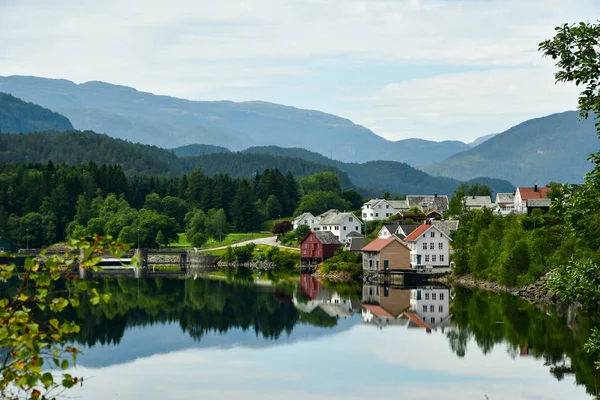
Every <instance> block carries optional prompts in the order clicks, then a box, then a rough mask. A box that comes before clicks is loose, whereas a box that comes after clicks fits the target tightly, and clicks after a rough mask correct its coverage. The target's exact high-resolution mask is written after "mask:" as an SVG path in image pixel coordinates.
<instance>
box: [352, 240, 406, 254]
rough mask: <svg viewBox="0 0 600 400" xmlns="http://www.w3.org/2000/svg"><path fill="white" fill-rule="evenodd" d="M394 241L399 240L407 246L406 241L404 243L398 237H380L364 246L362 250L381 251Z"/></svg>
mask: <svg viewBox="0 0 600 400" xmlns="http://www.w3.org/2000/svg"><path fill="white" fill-rule="evenodd" d="M393 242H398V243H400V244H401V245H402V246H406V245H405V244H404V243H402V242H401V241H400V240H398V239H397V238H396V237H391V238H387V239H382V238H379V239H375V240H373V241H372V242H371V243H369V244H368V245H366V246H365V247H363V248H362V251H381V250H383V249H385V248H386V247H387V246H389V245H390V244H391V243H393Z"/></svg>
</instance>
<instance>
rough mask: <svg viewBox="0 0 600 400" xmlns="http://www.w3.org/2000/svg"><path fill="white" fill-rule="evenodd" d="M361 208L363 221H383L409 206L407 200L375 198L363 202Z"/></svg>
mask: <svg viewBox="0 0 600 400" xmlns="http://www.w3.org/2000/svg"><path fill="white" fill-rule="evenodd" d="M361 209H362V219H363V221H381V220H383V219H387V218H389V217H391V216H393V215H396V213H398V211H404V210H408V209H409V207H408V203H407V202H406V200H386V199H373V200H369V201H367V202H366V203H365V204H363V206H362V208H361Z"/></svg>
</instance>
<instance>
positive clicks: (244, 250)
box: [233, 243, 256, 264]
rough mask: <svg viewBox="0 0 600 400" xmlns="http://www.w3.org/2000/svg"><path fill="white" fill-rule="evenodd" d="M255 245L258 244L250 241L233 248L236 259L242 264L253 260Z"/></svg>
mask: <svg viewBox="0 0 600 400" xmlns="http://www.w3.org/2000/svg"><path fill="white" fill-rule="evenodd" d="M255 247H256V245H255V244H254V243H249V244H247V245H245V246H239V247H235V248H233V257H234V259H235V261H237V262H238V263H240V264H243V263H246V262H248V261H250V260H252V252H254V248H255Z"/></svg>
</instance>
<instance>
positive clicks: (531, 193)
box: [517, 187, 551, 200]
mask: <svg viewBox="0 0 600 400" xmlns="http://www.w3.org/2000/svg"><path fill="white" fill-rule="evenodd" d="M517 190H518V191H519V193H521V199H523V200H532V199H545V198H546V197H548V193H550V190H551V189H550V188H547V187H538V188H537V192H536V191H535V188H532V187H520V188H518V189H517Z"/></svg>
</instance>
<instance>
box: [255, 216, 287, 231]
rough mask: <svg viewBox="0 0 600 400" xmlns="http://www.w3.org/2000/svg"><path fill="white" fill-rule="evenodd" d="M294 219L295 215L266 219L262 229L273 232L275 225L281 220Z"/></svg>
mask: <svg viewBox="0 0 600 400" xmlns="http://www.w3.org/2000/svg"><path fill="white" fill-rule="evenodd" d="M293 220H294V217H282V218H277V219H270V220H268V221H265V223H264V224H263V226H262V230H263V231H265V232H271V231H272V230H273V227H274V226H275V225H276V224H278V223H280V222H281V221H290V222H292V221H293Z"/></svg>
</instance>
